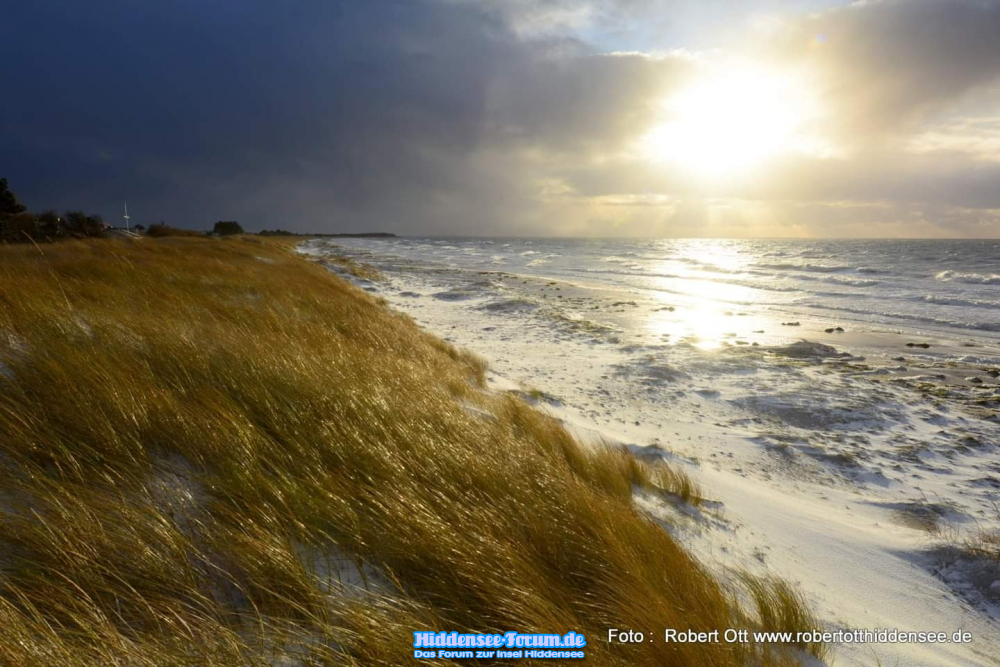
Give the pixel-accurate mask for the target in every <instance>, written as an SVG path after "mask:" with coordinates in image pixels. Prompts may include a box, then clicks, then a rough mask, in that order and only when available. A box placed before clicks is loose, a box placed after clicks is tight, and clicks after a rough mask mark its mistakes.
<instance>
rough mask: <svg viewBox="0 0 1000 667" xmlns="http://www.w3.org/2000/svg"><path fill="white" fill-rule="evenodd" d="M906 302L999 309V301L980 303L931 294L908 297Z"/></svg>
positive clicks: (973, 300) (974, 300)
mask: <svg viewBox="0 0 1000 667" xmlns="http://www.w3.org/2000/svg"><path fill="white" fill-rule="evenodd" d="M907 300H908V301H919V302H922V303H933V304H937V305H940V306H968V307H970V308H998V309H1000V301H982V300H979V299H959V298H957V297H951V296H935V295H933V294H928V295H926V296H922V297H920V296H918V297H910V298H909V299H907Z"/></svg>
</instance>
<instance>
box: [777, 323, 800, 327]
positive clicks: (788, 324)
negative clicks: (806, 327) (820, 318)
mask: <svg viewBox="0 0 1000 667" xmlns="http://www.w3.org/2000/svg"><path fill="white" fill-rule="evenodd" d="M781 326H783V327H797V326H801V325H800V324H799V323H798V322H782V323H781Z"/></svg>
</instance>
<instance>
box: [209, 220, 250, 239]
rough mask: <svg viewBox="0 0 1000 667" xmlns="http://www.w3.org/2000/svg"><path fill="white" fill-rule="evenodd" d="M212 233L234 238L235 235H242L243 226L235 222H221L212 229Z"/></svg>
mask: <svg viewBox="0 0 1000 667" xmlns="http://www.w3.org/2000/svg"><path fill="white" fill-rule="evenodd" d="M212 233H213V234H215V235H216V236H232V235H233V234H242V233H243V226H242V225H240V223H238V222H236V221H235V220H220V221H219V222H217V223H215V227H213V228H212Z"/></svg>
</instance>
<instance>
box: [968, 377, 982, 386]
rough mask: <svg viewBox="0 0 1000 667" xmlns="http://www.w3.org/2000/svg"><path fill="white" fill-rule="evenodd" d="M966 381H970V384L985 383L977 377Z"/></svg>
mask: <svg viewBox="0 0 1000 667" xmlns="http://www.w3.org/2000/svg"><path fill="white" fill-rule="evenodd" d="M965 379H966V380H968V381H969V382H971V383H973V384H982V383H983V381H982V379H980V378H976V377H972V378H965Z"/></svg>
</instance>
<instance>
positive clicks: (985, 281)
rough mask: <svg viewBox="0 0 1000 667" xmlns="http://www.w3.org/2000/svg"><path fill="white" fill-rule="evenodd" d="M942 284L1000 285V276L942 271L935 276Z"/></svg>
mask: <svg viewBox="0 0 1000 667" xmlns="http://www.w3.org/2000/svg"><path fill="white" fill-rule="evenodd" d="M934 278H935V279H936V280H940V281H942V282H958V283H968V284H969V285H1000V274H996V273H991V274H989V275H986V274H984V273H961V272H959V271H951V270H948V271H942V272H941V273H939V274H937V275H936V276H934Z"/></svg>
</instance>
